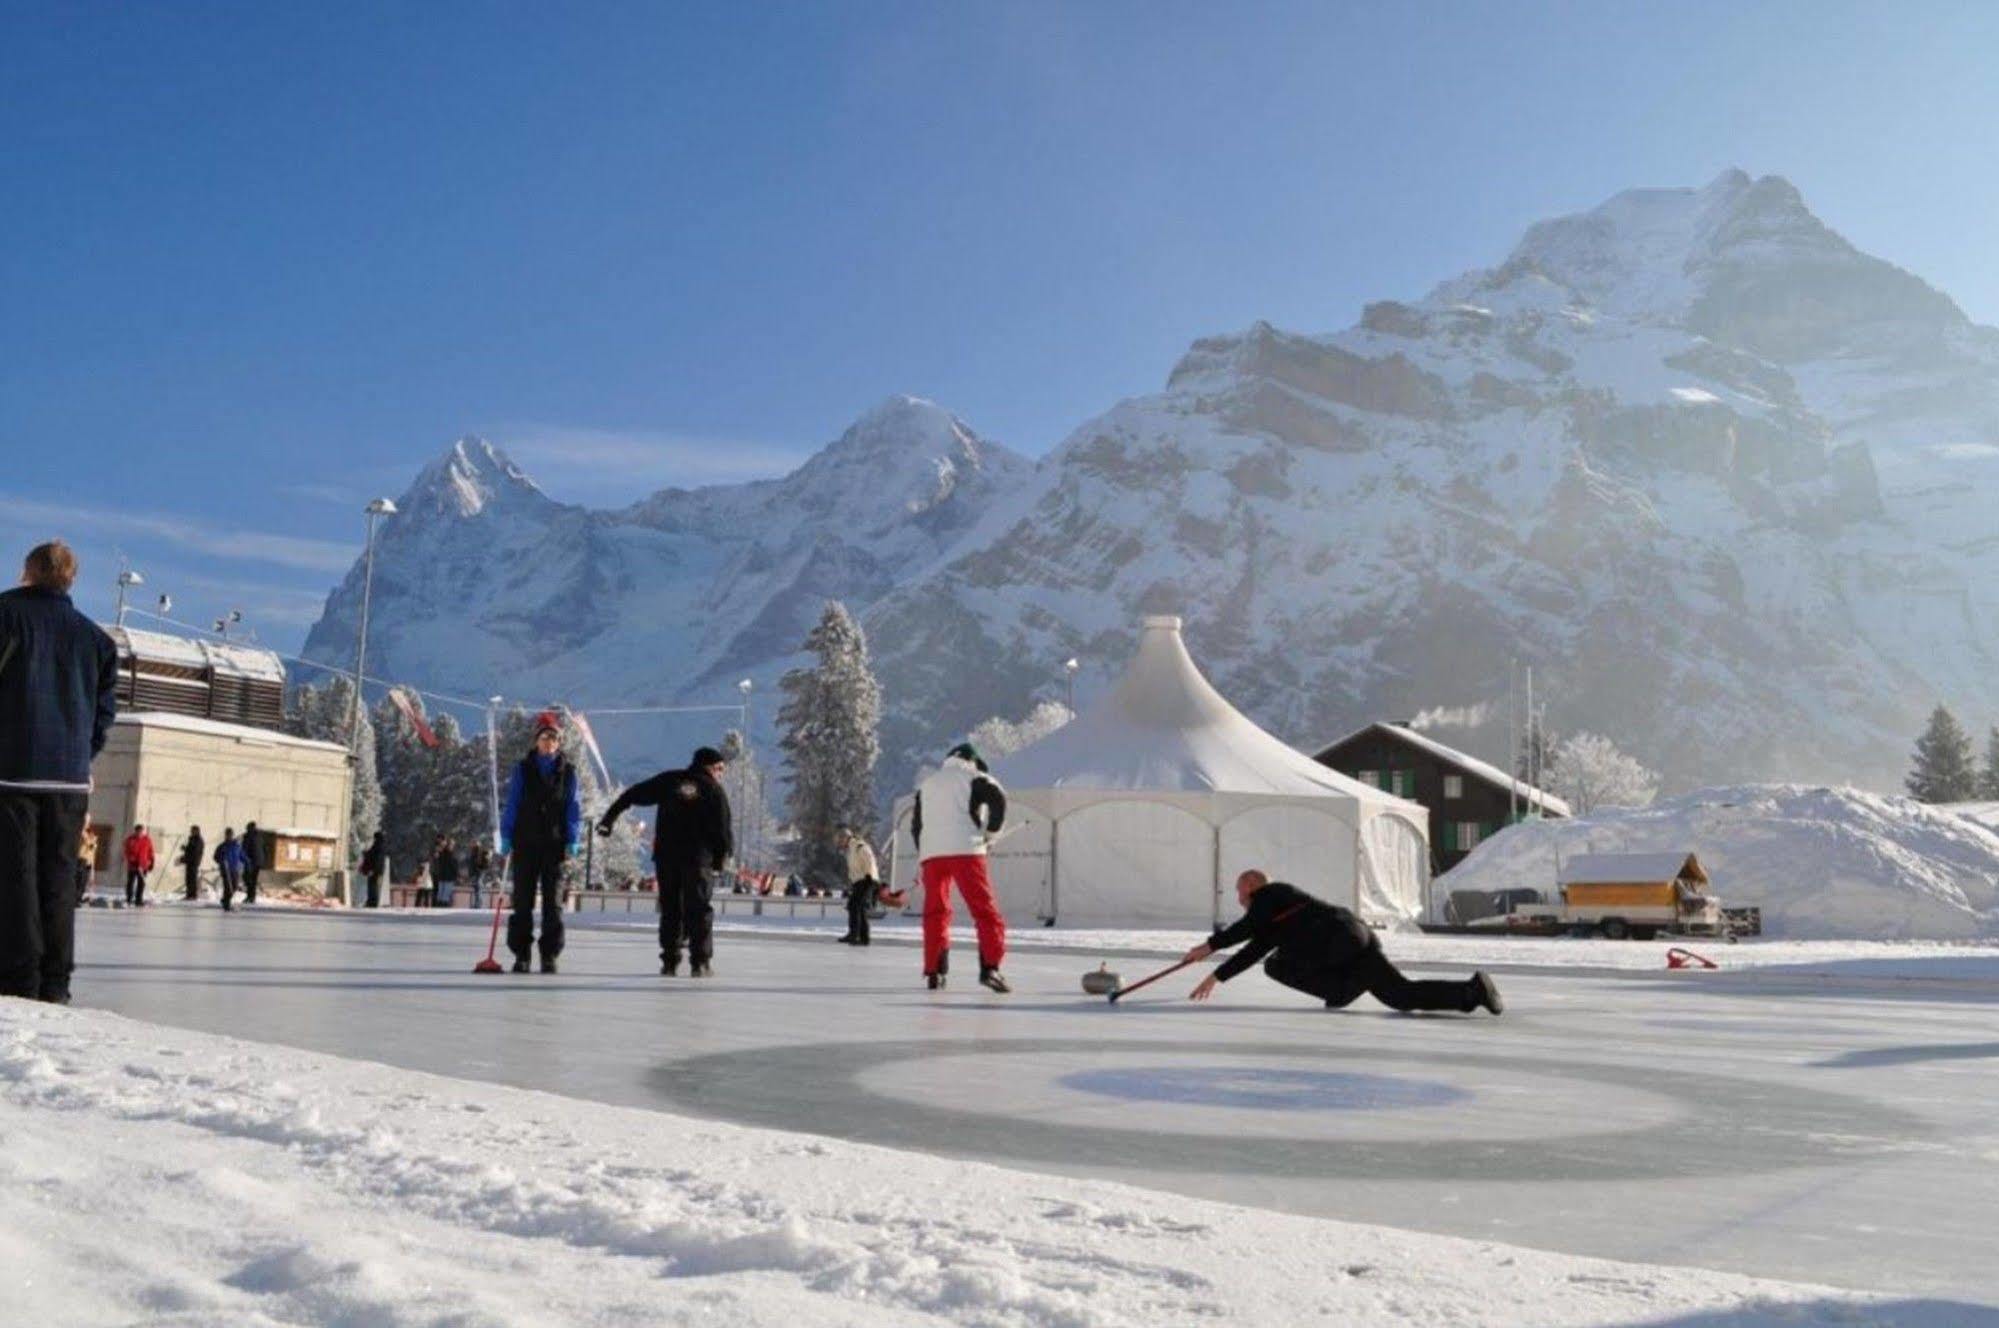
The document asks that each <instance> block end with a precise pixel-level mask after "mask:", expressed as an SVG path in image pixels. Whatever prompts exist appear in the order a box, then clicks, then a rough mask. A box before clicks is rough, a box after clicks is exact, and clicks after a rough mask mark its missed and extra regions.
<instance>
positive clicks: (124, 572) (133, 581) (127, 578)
mask: <svg viewBox="0 0 1999 1328" xmlns="http://www.w3.org/2000/svg"><path fill="white" fill-rule="evenodd" d="M145 584H146V578H145V577H143V576H140V575H139V574H138V573H137V572H135V571H133V570H132V569H131V568H129V567H126V568H122V569H120V571H119V573H118V625H119V626H120V627H123V626H124V625H125V591H126V590H127V589H129V588H130V587H132V586H143V585H145Z"/></svg>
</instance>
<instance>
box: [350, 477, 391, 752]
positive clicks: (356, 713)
mask: <svg viewBox="0 0 1999 1328" xmlns="http://www.w3.org/2000/svg"><path fill="white" fill-rule="evenodd" d="M367 511H368V551H367V554H366V555H365V557H364V559H363V564H362V572H361V630H360V632H359V633H358V634H357V639H356V641H355V644H354V695H353V696H352V697H350V698H349V699H348V704H347V751H348V754H349V755H350V756H352V757H353V758H354V759H355V760H359V759H360V752H361V674H362V671H363V669H365V668H366V666H367V659H368V601H369V599H370V597H371V596H372V595H373V594H374V590H375V521H376V519H377V518H378V517H385V516H394V515H395V514H396V505H395V504H394V503H392V502H390V501H389V500H388V499H386V498H377V499H376V500H375V501H374V502H372V503H369V504H368V508H367Z"/></svg>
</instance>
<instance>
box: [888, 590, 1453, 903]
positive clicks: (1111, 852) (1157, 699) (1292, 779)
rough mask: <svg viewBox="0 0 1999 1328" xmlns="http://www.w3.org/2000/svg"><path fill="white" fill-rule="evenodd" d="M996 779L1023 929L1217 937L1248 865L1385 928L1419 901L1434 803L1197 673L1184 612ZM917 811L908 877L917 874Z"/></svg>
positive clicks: (1000, 765)
mask: <svg viewBox="0 0 1999 1328" xmlns="http://www.w3.org/2000/svg"><path fill="white" fill-rule="evenodd" d="M993 774H994V775H995V776H996V777H997V778H998V779H999V780H1000V782H1001V783H1002V784H1004V785H1005V786H1006V789H1007V799H1008V817H1007V819H1008V823H1009V826H1010V827H1012V828H1011V829H1010V830H1009V831H1008V832H1007V833H1005V834H1003V835H1002V836H1001V838H1000V839H999V840H998V842H997V843H995V844H994V846H993V849H992V873H993V885H994V888H995V890H996V891H997V893H998V894H999V896H1000V903H1001V907H1002V908H1003V909H1004V911H1005V913H1006V915H1007V917H1008V918H1009V919H1010V920H1011V921H1013V922H1014V923H1015V925H1021V924H1025V923H1029V922H1030V921H1033V920H1038V921H1042V922H1047V923H1050V924H1058V923H1059V924H1060V925H1062V926H1065V927H1184V928H1203V929H1205V928H1207V927H1210V926H1213V925H1214V924H1215V923H1216V922H1217V921H1218V920H1220V919H1222V918H1225V917H1230V916H1233V914H1234V913H1235V911H1236V903H1235V896H1234V893H1233V885H1234V881H1235V878H1236V876H1237V874H1238V873H1240V872H1242V871H1243V870H1244V869H1246V868H1249V867H1257V868H1261V869H1262V870H1264V871H1266V872H1268V873H1269V874H1270V875H1271V877H1272V878H1273V879H1275V880H1284V881H1290V882H1291V883H1292V884H1294V885H1297V886H1299V887H1301V888H1302V889H1305V890H1307V891H1310V892H1311V893H1313V894H1315V895H1318V896H1319V897H1320V898H1322V899H1328V900H1331V901H1332V902H1334V903H1338V904H1344V905H1346V906H1347V907H1348V908H1351V909H1353V910H1354V911H1356V912H1358V913H1360V914H1361V915H1362V916H1363V917H1366V918H1367V919H1368V920H1369V921H1372V922H1376V923H1383V924H1388V923H1395V922H1400V921H1404V920H1413V919H1415V918H1416V917H1418V916H1419V915H1420V914H1421V912H1422V909H1423V901H1424V896H1425V894H1426V892H1427V890H1428V886H1429V861H1430V848H1429V836H1428V829H1427V827H1428V824H1429V814H1428V812H1426V811H1425V810H1424V809H1423V808H1422V807H1421V806H1419V805H1417V804H1415V803H1412V802H1407V801H1404V800H1403V799H1401V798H1396V797H1393V796H1391V795H1389V794H1387V793H1383V792H1381V791H1380V790H1378V789H1373V788H1369V787H1368V786H1367V785H1365V784H1362V783H1360V782H1359V781H1357V780H1353V779H1349V778H1348V777H1347V776H1345V775H1342V774H1340V773H1338V772H1337V771H1334V770H1330V769H1328V768H1327V767H1325V766H1322V765H1320V764H1319V763H1318V762H1316V761H1314V760H1313V759H1312V758H1311V757H1309V756H1306V755H1305V754H1304V753H1302V752H1299V751H1296V750H1294V749H1293V748H1291V747H1289V746H1286V745H1285V744H1284V743H1283V742H1281V741H1279V740H1278V739H1277V738H1274V737H1272V736H1271V735H1270V734H1268V733H1266V732H1264V731H1263V730H1262V729H1260V728H1258V727H1257V726H1256V725H1255V724H1253V723H1251V722H1250V720H1249V719H1248V718H1246V717H1245V716H1244V715H1243V714H1242V712H1240V711H1239V710H1237V709H1236V708H1235V707H1234V706H1232V705H1230V704H1229V703H1228V702H1227V701H1226V700H1225V699H1223V697H1222V695H1221V693H1219V692H1217V691H1216V690H1215V689H1214V687H1213V686H1212V685H1211V684H1210V683H1209V682H1208V680H1207V679H1206V678H1204V677H1202V676H1201V672H1200V670H1199V669H1197V668H1195V667H1194V661H1193V660H1192V659H1191V658H1189V657H1188V654H1187V647H1186V644H1185V642H1184V641H1182V640H1181V637H1180V620H1179V619H1178V618H1172V617H1154V618H1147V619H1146V620H1145V624H1144V630H1143V632H1142V633H1141V634H1140V637H1139V644H1138V653H1137V655H1136V657H1135V658H1134V659H1133V660H1132V662H1131V666H1130V668H1129V669H1128V670H1127V672H1126V673H1125V676H1124V679H1123V680H1122V681H1121V682H1120V683H1119V684H1118V685H1117V687H1116V688H1115V689H1114V690H1113V691H1112V692H1111V693H1110V694H1109V695H1108V696H1106V697H1105V698H1104V699H1103V700H1102V701H1100V702H1099V703H1098V704H1096V705H1094V706H1092V707H1090V708H1089V709H1088V710H1086V711H1085V712H1084V713H1083V714H1081V715H1078V716H1077V717H1076V718H1075V719H1074V720H1073V721H1071V722H1070V723H1069V724H1067V725H1065V726H1064V727H1062V728H1061V729H1058V730H1057V731H1056V732H1055V733H1053V734H1051V735H1049V736H1048V737H1047V738H1044V739H1042V740H1041V741H1040V742H1037V743H1035V744H1034V745H1033V746H1031V747H1027V748H1025V749H1023V750H1021V751H1019V752H1016V753H1014V754H1013V755H1012V756H1009V757H1006V758H1004V759H1003V760H1000V761H998V762H996V763H995V765H994V769H993ZM909 810H910V808H909V801H908V800H907V799H905V800H903V801H902V802H900V803H898V804H897V807H896V835H895V845H894V860H893V864H892V868H891V870H892V873H893V877H894V883H895V884H896V885H898V886H904V885H908V884H910V883H912V882H913V881H914V880H915V877H916V854H915V847H914V845H913V844H912V842H911V841H910V838H909Z"/></svg>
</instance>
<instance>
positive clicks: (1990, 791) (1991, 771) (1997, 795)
mask: <svg viewBox="0 0 1999 1328" xmlns="http://www.w3.org/2000/svg"><path fill="white" fill-rule="evenodd" d="M1978 796H1979V797H1981V798H1983V799H1984V800H1985V801H1987V802H1999V726H1994V727H1993V728H1992V729H1991V730H1990V731H1989V732H1988V733H1987V734H1986V736H1985V769H1984V771H1983V772H1981V773H1980V775H1979V777H1978Z"/></svg>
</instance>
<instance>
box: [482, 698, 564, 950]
mask: <svg viewBox="0 0 1999 1328" xmlns="http://www.w3.org/2000/svg"><path fill="white" fill-rule="evenodd" d="M582 825H583V805H582V803H581V802H580V801H579V800H578V796H577V788H576V768H575V767H574V766H572V765H570V764H569V759H568V758H567V757H565V756H564V755H563V754H562V721H561V720H560V719H558V718H557V717H556V715H555V714H554V713H553V712H552V711H544V712H542V713H541V714H539V715H537V716H535V726H534V750H533V751H531V752H529V753H528V754H527V755H526V756H524V757H522V758H521V763H520V764H519V765H517V766H515V767H514V773H513V776H512V778H510V779H509V780H508V781H507V801H506V806H505V807H504V808H503V809H502V810H501V812H500V852H502V853H511V854H513V855H514V912H513V916H512V917H510V918H509V919H508V920H507V948H508V949H509V950H512V951H513V952H514V972H516V973H525V972H527V971H528V955H529V954H530V953H532V952H533V950H534V946H535V939H534V901H535V895H536V893H537V892H539V893H540V895H541V971H542V972H544V973H553V972H555V961H556V958H557V956H559V955H561V953H562V938H563V927H562V860H563V859H564V858H566V857H569V856H571V855H573V854H575V853H578V852H581V851H582V846H583V841H582V837H581V832H582Z"/></svg>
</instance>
